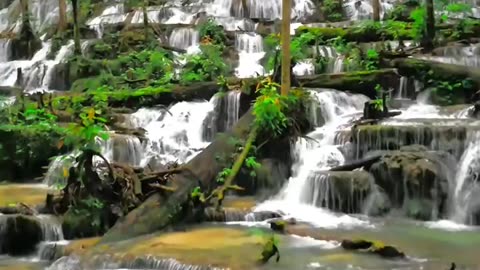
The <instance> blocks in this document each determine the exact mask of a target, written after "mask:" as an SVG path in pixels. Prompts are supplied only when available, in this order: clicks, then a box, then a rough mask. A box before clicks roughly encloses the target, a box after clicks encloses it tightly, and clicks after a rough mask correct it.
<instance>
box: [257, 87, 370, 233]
mask: <svg viewBox="0 0 480 270" xmlns="http://www.w3.org/2000/svg"><path fill="white" fill-rule="evenodd" d="M311 93H312V96H313V97H314V99H315V102H314V103H313V104H312V105H311V106H310V108H309V112H310V117H309V118H310V121H311V122H312V123H315V124H317V128H316V129H315V130H314V131H313V132H311V133H309V134H308V135H307V136H308V137H309V138H312V139H314V140H306V139H303V138H302V139H299V140H298V141H297V142H296V143H295V146H294V147H293V151H292V156H293V159H294V165H293V167H292V177H291V178H290V179H289V181H288V184H287V185H286V186H285V187H284V188H283V189H282V191H281V192H280V194H278V195H277V196H276V198H275V200H272V201H267V202H265V203H264V204H262V205H260V206H259V207H258V208H257V209H256V210H257V211H258V210H264V211H276V210H281V211H288V212H290V214H291V215H293V216H294V217H296V218H298V219H300V220H306V221H309V222H312V223H314V224H316V225H318V226H322V227H337V226H339V225H346V226H349V225H355V224H357V225H359V224H364V222H363V221H360V220H358V219H355V218H351V217H348V216H335V215H334V214H332V213H330V212H328V211H326V210H324V209H321V208H317V207H316V205H315V203H316V202H319V200H318V198H319V196H320V194H319V193H315V192H326V190H325V189H324V188H325V186H322V187H320V186H318V184H320V183H322V182H323V183H326V182H325V181H326V178H323V180H322V177H321V176H320V177H316V176H315V175H317V174H318V172H319V171H322V170H328V169H329V168H331V167H333V166H337V165H340V164H342V163H343V162H344V159H345V158H344V156H343V154H342V153H341V151H340V149H339V148H340V145H335V135H336V133H337V132H339V131H341V130H343V129H344V128H347V127H349V125H350V124H349V123H350V122H351V121H352V119H354V118H355V117H356V115H358V112H360V111H361V110H362V109H363V105H364V103H365V102H366V101H367V100H368V98H366V97H365V96H363V95H348V94H346V93H343V92H337V91H329V90H323V91H321V92H311ZM315 179H317V180H315ZM312 184H313V185H314V188H315V189H317V190H316V191H314V190H312ZM315 184H317V186H315ZM312 192H313V193H312ZM305 194H310V195H309V196H306V195H305ZM315 194H316V195H315ZM324 195H326V194H324ZM308 197H310V198H311V200H307V201H306V198H308ZM314 197H315V198H316V199H315V200H314ZM320 201H323V199H320Z"/></svg>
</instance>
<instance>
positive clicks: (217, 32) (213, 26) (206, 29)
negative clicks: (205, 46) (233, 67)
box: [198, 18, 227, 46]
mask: <svg viewBox="0 0 480 270" xmlns="http://www.w3.org/2000/svg"><path fill="white" fill-rule="evenodd" d="M198 31H199V35H200V40H202V41H205V40H209V41H211V43H213V44H215V45H220V46H224V44H225V42H226V41H227V35H226V34H225V29H224V28H223V26H222V25H219V24H217V23H216V21H215V20H214V19H212V18H209V19H208V20H207V21H206V22H205V23H203V24H200V25H199V29H198Z"/></svg>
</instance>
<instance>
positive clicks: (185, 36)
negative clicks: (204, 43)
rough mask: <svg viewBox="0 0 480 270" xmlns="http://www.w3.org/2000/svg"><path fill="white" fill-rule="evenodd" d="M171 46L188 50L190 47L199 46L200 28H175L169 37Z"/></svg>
mask: <svg viewBox="0 0 480 270" xmlns="http://www.w3.org/2000/svg"><path fill="white" fill-rule="evenodd" d="M168 42H169V44H170V46H172V47H174V48H179V49H185V50H188V49H189V48H190V47H197V46H198V44H199V43H200V35H199V33H198V30H196V29H194V28H175V29H173V31H172V34H170V38H169V39H168Z"/></svg>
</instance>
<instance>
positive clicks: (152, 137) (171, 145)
mask: <svg viewBox="0 0 480 270" xmlns="http://www.w3.org/2000/svg"><path fill="white" fill-rule="evenodd" d="M212 110H213V104H212V103H210V102H207V101H198V102H179V103H176V104H175V105H173V106H172V107H171V108H169V109H168V112H166V111H163V110H156V109H142V110H139V111H138V112H136V113H134V114H133V115H132V117H131V118H130V120H129V122H130V123H132V124H133V125H134V126H135V127H142V128H144V129H145V130H146V137H147V141H146V142H145V145H144V149H145V150H144V156H143V159H142V162H141V164H142V166H144V165H146V164H148V163H149V162H150V161H151V160H152V159H155V160H156V161H158V162H160V163H162V164H166V163H167V162H174V161H178V162H179V163H184V162H187V161H188V160H190V159H191V158H193V157H194V156H195V155H196V154H198V153H199V152H200V151H201V150H202V149H203V148H205V147H206V146H207V145H208V143H209V142H206V141H204V140H203V136H202V135H203V123H204V120H205V118H206V117H207V115H208V114H209V112H211V111H212Z"/></svg>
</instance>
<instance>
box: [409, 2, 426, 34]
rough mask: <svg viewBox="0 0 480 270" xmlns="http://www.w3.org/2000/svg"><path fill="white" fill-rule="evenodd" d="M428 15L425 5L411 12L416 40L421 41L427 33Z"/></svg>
mask: <svg viewBox="0 0 480 270" xmlns="http://www.w3.org/2000/svg"><path fill="white" fill-rule="evenodd" d="M426 16H427V14H426V11H425V7H424V6H420V7H418V8H416V9H415V10H413V11H412V12H411V13H410V18H411V19H412V20H413V24H412V31H413V38H414V40H416V41H420V40H421V39H422V38H423V37H424V35H425V28H426V22H425V18H426Z"/></svg>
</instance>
